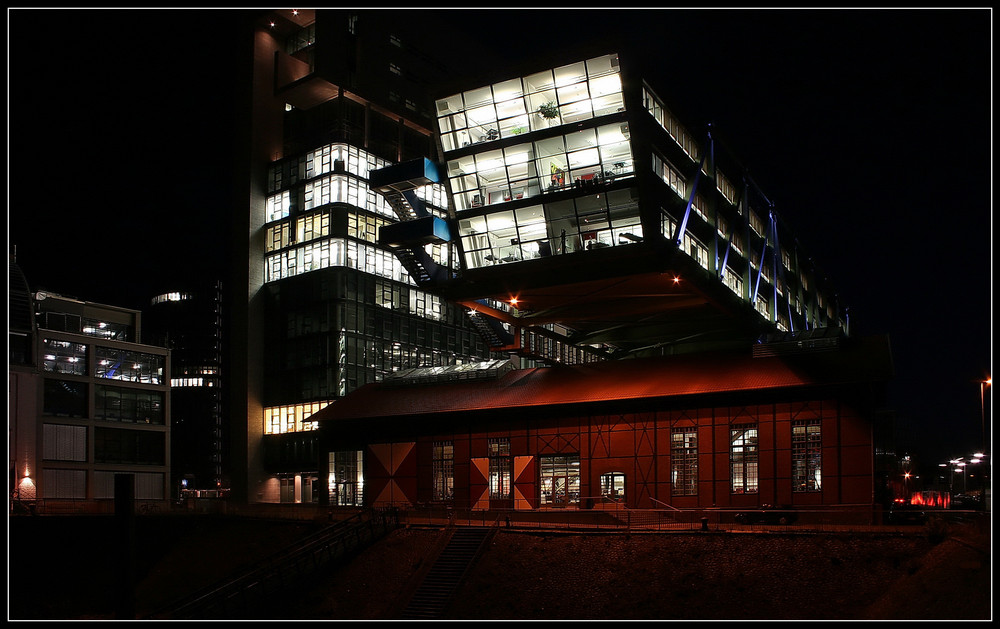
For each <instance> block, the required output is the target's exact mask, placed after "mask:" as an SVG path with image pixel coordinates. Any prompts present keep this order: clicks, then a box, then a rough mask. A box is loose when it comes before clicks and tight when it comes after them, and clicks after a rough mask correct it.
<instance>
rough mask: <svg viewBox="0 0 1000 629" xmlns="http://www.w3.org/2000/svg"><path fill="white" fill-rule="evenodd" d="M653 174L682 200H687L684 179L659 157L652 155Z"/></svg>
mask: <svg viewBox="0 0 1000 629" xmlns="http://www.w3.org/2000/svg"><path fill="white" fill-rule="evenodd" d="M653 172H654V173H656V176H657V177H659V178H660V179H662V180H663V183H665V184H667V185H668V186H670V188H671V189H672V190H673V191H674V192H676V193H677V195H678V196H680V197H681V198H682V199H686V198H687V182H686V181H684V177H683V176H682V175H681V173H680V171H678V170H677V169H676V168H674V166H673V165H672V164H671V163H670V162H668V161H666V160H665V159H663V158H662V157H660V156H659V155H656V154H655V153H654V154H653Z"/></svg>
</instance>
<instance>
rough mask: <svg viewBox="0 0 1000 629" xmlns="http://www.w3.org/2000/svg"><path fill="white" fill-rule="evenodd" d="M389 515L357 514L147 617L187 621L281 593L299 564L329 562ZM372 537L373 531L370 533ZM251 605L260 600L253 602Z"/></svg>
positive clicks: (300, 569)
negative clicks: (263, 591)
mask: <svg viewBox="0 0 1000 629" xmlns="http://www.w3.org/2000/svg"><path fill="white" fill-rule="evenodd" d="M391 513H392V515H393V516H394V517H393V518H391V519H393V520H394V521H395V523H396V524H398V521H399V520H398V514H396V512H395V511H394V510H391ZM389 515H390V512H389V511H388V510H380V511H379V512H377V513H373V512H371V511H369V510H366V511H363V512H360V513H358V514H355V515H353V516H351V517H350V518H347V519H345V520H342V521H340V522H337V523H336V524H333V525H331V526H328V527H326V528H324V529H323V530H321V531H319V532H317V533H314V534H313V535H310V536H308V537H306V538H305V539H303V540H300V541H298V542H296V543H294V544H291V545H289V546H287V547H285V548H284V549H282V550H280V551H278V552H276V553H272V554H271V555H269V556H268V557H266V558H265V559H263V560H262V561H260V562H259V563H258V564H257V566H256V567H254V568H251V569H250V570H247V571H243V572H242V573H239V574H236V575H230V576H229V577H227V578H226V579H223V580H222V581H219V582H216V583H215V584H214V585H212V586H209V587H208V588H206V589H204V590H201V591H200V592H196V593H195V594H193V595H190V596H188V597H186V598H183V599H181V600H180V601H177V602H175V603H173V604H171V605H169V606H168V607H166V608H161V609H160V610H159V611H157V612H155V613H153V614H151V615H150V616H149V617H151V618H157V617H159V618H163V617H167V618H191V617H193V614H197V613H198V612H199V610H201V611H204V610H211V609H213V608H218V607H219V606H220V605H221V606H222V608H223V609H224V607H225V604H226V602H227V601H229V600H230V599H233V598H237V597H239V598H240V599H241V600H240V602H241V604H246V603H248V602H250V601H248V600H247V599H246V596H247V593H248V592H250V591H251V590H254V589H257V588H272V589H281V588H282V587H284V586H285V585H286V582H285V580H286V578H288V577H294V576H296V574H301V573H302V572H303V569H304V568H303V562H305V564H306V565H305V569H308V568H310V567H313V568H315V567H316V566H317V561H318V559H317V558H318V556H319V555H321V554H323V553H325V554H326V555H327V558H328V559H329V558H331V556H332V549H333V547H334V546H338V545H340V546H342V547H344V548H346V543H347V541H348V540H347V538H349V537H351V536H353V537H354V541H355V542H356V543H360V542H361V537H360V533H361V529H363V528H365V527H366V526H367V527H368V528H372V527H373V526H375V525H376V524H378V525H380V526H381V527H383V528H387V527H388V526H389V524H390V517H389ZM372 533H373V535H374V533H375V531H374V530H373V531H372ZM253 600H255V601H259V600H261V598H255V599H253Z"/></svg>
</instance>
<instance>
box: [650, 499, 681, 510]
mask: <svg viewBox="0 0 1000 629" xmlns="http://www.w3.org/2000/svg"><path fill="white" fill-rule="evenodd" d="M650 500H651V501H652V502H655V503H656V504H658V505H662V506H663V507H664V508H666V509H670V510H671V511H676V512H678V513H680V512H681V509H678V508H677V507H675V506H674V505H672V504H667V503H666V502H663V501H662V500H657V499H656V498H650Z"/></svg>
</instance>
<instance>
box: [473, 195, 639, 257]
mask: <svg viewBox="0 0 1000 629" xmlns="http://www.w3.org/2000/svg"><path fill="white" fill-rule="evenodd" d="M458 225H459V234H460V235H461V237H462V249H463V251H464V252H465V263H466V266H467V267H468V268H470V269H474V268H479V267H485V266H492V265H496V264H505V263H508V262H519V261H522V260H531V259H535V258H543V257H546V256H551V255H560V254H564V253H572V252H575V251H584V250H591V249H601V248H605V247H614V246H621V245H631V244H634V243H637V242H642V239H643V234H642V224H641V220H640V217H639V203H638V200H637V199H636V193H635V191H634V190H633V189H630V188H625V189H620V190H610V191H608V192H606V193H603V194H591V195H584V196H579V197H576V198H572V199H563V200H559V201H553V202H551V203H543V204H540V205H531V206H528V207H522V208H518V209H514V210H501V211H499V212H493V213H490V214H483V215H479V216H475V217H473V216H469V217H465V216H462V215H459V219H458Z"/></svg>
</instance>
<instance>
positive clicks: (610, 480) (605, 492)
mask: <svg viewBox="0 0 1000 629" xmlns="http://www.w3.org/2000/svg"><path fill="white" fill-rule="evenodd" d="M601 497H602V498H604V499H605V500H610V501H611V502H625V474H624V473H622V472H608V473H607V474H601Z"/></svg>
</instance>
